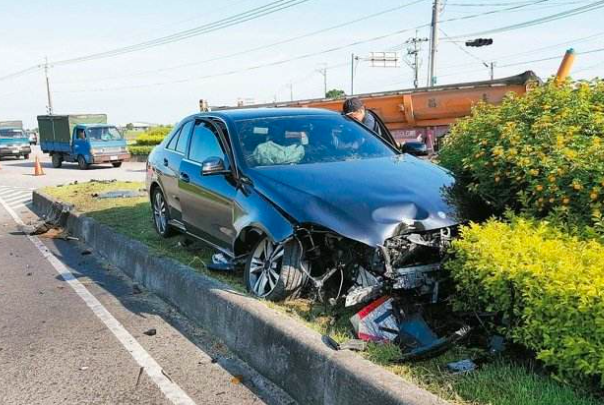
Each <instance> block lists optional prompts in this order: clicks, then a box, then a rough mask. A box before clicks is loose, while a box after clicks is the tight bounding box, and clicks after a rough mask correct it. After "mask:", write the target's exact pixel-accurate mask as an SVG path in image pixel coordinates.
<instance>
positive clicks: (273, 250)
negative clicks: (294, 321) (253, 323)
mask: <svg viewBox="0 0 604 405" xmlns="http://www.w3.org/2000/svg"><path fill="white" fill-rule="evenodd" d="M302 266H305V268H306V269H308V263H307V262H305V261H304V260H303V257H302V254H301V247H300V245H299V243H298V242H296V241H294V240H292V241H289V242H286V243H274V242H273V241H271V240H270V239H269V238H268V237H264V238H262V239H261V240H260V241H259V242H258V243H257V244H256V246H255V247H254V248H253V249H252V252H251V253H250V255H249V257H248V260H247V263H246V266H245V274H244V277H245V285H246V287H247V289H248V291H249V292H250V293H252V294H253V295H255V296H256V297H258V298H264V299H267V300H270V301H282V300H284V299H286V298H289V297H292V298H293V297H295V296H297V295H298V293H299V292H300V290H301V289H302V287H303V286H304V283H305V282H306V280H307V276H306V273H305V272H304V271H303V270H302Z"/></svg>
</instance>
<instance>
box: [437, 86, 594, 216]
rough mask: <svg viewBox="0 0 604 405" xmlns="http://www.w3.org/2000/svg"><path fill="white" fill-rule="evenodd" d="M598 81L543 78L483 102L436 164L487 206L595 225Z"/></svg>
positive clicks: (455, 132) (455, 128)
mask: <svg viewBox="0 0 604 405" xmlns="http://www.w3.org/2000/svg"><path fill="white" fill-rule="evenodd" d="M603 140H604V81H602V80H593V81H590V82H577V83H575V82H571V81H567V82H566V83H564V84H563V85H561V86H556V85H554V83H553V82H551V81H550V82H548V83H546V84H544V85H543V86H539V87H537V88H535V89H533V90H531V91H530V92H528V93H527V94H526V95H523V96H519V95H516V94H512V93H511V94H509V95H508V96H506V97H505V99H504V101H503V103H502V104H501V105H499V106H493V105H490V104H485V103H481V104H478V105H477V106H476V107H475V108H474V109H473V111H472V114H471V115H470V116H469V117H467V118H465V119H462V120H460V121H458V122H457V123H456V124H455V125H454V126H453V127H452V128H451V132H450V134H449V135H448V136H447V137H446V138H445V141H444V145H443V149H442V150H441V152H440V154H439V159H440V164H442V165H443V166H445V167H446V168H448V169H450V170H451V171H452V172H453V173H454V174H455V175H456V176H457V177H458V178H459V179H460V181H461V182H462V183H463V184H464V185H465V186H466V187H467V189H468V191H469V192H471V193H473V194H475V195H476V196H478V197H480V198H481V199H482V200H484V201H485V202H486V203H487V204H489V205H490V206H491V207H492V209H493V212H495V213H501V212H503V211H504V209H505V208H506V207H509V208H512V209H514V210H516V211H523V212H525V213H530V214H532V215H535V216H537V217H545V216H548V215H551V214H553V215H555V216H559V217H562V218H564V219H565V220H566V221H567V222H573V223H580V224H582V225H593V223H594V221H596V220H598V219H599V218H600V217H599V213H600V211H601V210H602V205H603V204H604V142H603Z"/></svg>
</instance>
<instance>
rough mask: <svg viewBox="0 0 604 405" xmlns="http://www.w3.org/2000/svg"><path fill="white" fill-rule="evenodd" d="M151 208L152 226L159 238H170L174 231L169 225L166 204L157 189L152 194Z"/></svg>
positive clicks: (159, 190)
mask: <svg viewBox="0 0 604 405" xmlns="http://www.w3.org/2000/svg"><path fill="white" fill-rule="evenodd" d="M151 207H152V209H153V225H154V226H155V230H156V231H157V233H158V234H159V236H161V237H162V238H167V237H170V236H172V235H173V234H174V229H173V228H172V227H171V226H170V224H169V221H170V212H169V209H168V203H167V202H166V199H165V198H164V194H163V193H162V192H161V189H160V188H159V187H158V188H156V189H155V191H154V192H153V197H152V200H151Z"/></svg>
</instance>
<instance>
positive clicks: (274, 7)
mask: <svg viewBox="0 0 604 405" xmlns="http://www.w3.org/2000/svg"><path fill="white" fill-rule="evenodd" d="M308 1H310V0H277V1H273V2H271V3H268V4H265V5H264V6H261V7H257V8H254V9H251V10H248V11H245V12H243V13H239V14H236V15H233V16H231V17H227V18H224V19H222V20H218V21H215V22H213V23H209V24H204V25H202V26H199V27H195V28H191V29H188V30H184V31H180V32H177V33H175V34H171V35H167V36H164V37H160V38H156V39H153V40H149V41H144V42H140V43H138V44H134V45H129V46H125V47H121V48H116V49H113V50H109V51H104V52H98V53H94V54H90V55H86V56H80V57H77V58H71V59H65V60H61V61H57V62H54V65H55V66H61V65H69V64H74V63H80V62H86V61H91V60H97V59H103V58H110V57H114V56H118V55H123V54H126V53H132V52H138V51H142V50H145V49H149V48H154V47H157V46H161V45H166V44H169V43H173V42H178V41H182V40H184V39H188V38H191V37H195V36H199V35H202V34H207V33H210V32H214V31H218V30H222V29H224V28H228V27H232V26H234V25H239V24H241V23H244V22H247V21H251V20H255V19H258V18H260V17H264V16H267V15H270V14H274V13H276V12H278V11H282V10H286V9H288V8H291V7H294V6H297V5H300V4H302V3H306V2H308Z"/></svg>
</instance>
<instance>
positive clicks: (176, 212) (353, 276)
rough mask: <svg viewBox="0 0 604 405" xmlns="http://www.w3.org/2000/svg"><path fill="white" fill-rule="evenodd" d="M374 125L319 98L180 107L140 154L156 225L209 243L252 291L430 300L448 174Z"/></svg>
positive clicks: (440, 250)
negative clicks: (316, 105)
mask: <svg viewBox="0 0 604 405" xmlns="http://www.w3.org/2000/svg"><path fill="white" fill-rule="evenodd" d="M380 132H381V133H380V134H377V133H374V132H372V131H370V130H369V129H367V128H366V127H364V126H363V125H362V124H360V123H358V122H356V121H354V120H353V119H351V118H348V117H345V116H343V115H340V114H337V113H334V112H330V111H326V110H320V109H276V108H275V109H238V110H237V109H236V110H224V111H218V112H208V113H202V114H196V115H193V116H190V117H187V118H185V119H184V120H183V121H182V122H181V123H180V124H179V125H177V126H176V127H175V129H174V130H173V131H172V132H171V133H170V134H169V135H168V136H167V137H166V139H165V140H164V141H163V142H162V143H161V144H160V145H159V146H158V147H156V148H155V149H154V151H153V152H152V153H151V155H150V156H149V160H148V168H147V187H148V190H149V196H150V199H151V206H152V212H153V219H154V225H155V228H156V230H157V232H158V233H159V234H160V235H161V236H163V237H168V236H170V235H172V234H174V233H175V232H182V233H185V234H187V235H190V236H192V237H195V238H198V239H201V240H203V241H204V242H206V243H207V244H209V245H211V246H212V247H214V248H215V249H217V250H219V251H220V252H222V260H223V263H222V264H223V265H228V266H233V267H236V266H241V267H243V268H244V278H245V284H246V286H247V288H248V290H249V291H250V292H251V293H252V294H253V295H255V296H257V297H260V298H264V299H268V300H283V299H286V298H288V297H292V296H296V295H298V294H299V293H300V292H301V291H303V290H304V291H312V293H313V294H316V296H318V297H319V298H320V299H325V298H326V297H325V295H324V294H325V291H327V290H329V291H331V295H330V297H327V299H329V300H331V301H332V302H334V300H338V299H342V300H344V301H345V302H346V305H347V306H350V305H356V304H359V303H363V302H368V301H370V300H371V299H374V298H376V297H379V296H382V295H384V293H385V292H387V293H390V292H392V291H401V292H409V294H410V295H413V296H414V297H416V298H417V299H423V300H425V301H427V302H434V301H436V300H437V299H438V293H439V282H440V281H439V280H440V276H439V274H438V273H439V270H440V264H441V261H442V258H443V255H444V252H445V250H446V249H447V247H448V244H449V242H450V240H451V238H452V237H453V235H454V233H455V229H456V226H457V219H456V217H455V210H454V209H453V208H452V207H451V206H450V204H448V203H447V200H446V198H445V197H444V195H443V192H444V190H445V189H446V188H448V187H450V186H451V185H452V184H453V179H452V177H451V176H450V175H449V174H448V173H447V172H446V171H445V170H444V169H442V168H440V167H438V166H436V165H434V164H431V163H429V162H427V161H423V160H420V159H417V158H415V157H413V156H411V155H409V154H405V153H402V152H401V150H400V149H399V147H398V146H397V145H396V143H395V142H394V139H393V138H392V136H391V135H390V134H389V133H388V131H387V130H386V129H385V127H384V128H383V131H380Z"/></svg>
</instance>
